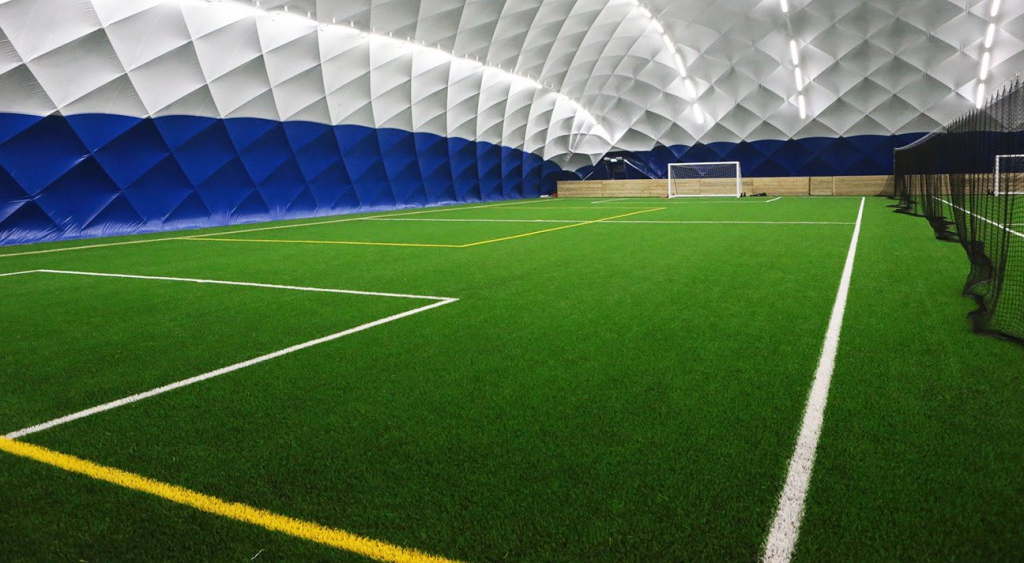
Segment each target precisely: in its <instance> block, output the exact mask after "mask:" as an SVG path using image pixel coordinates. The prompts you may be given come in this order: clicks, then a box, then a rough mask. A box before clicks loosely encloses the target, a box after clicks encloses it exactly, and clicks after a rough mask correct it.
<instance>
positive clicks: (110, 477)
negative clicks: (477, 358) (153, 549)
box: [0, 437, 457, 563]
mask: <svg viewBox="0 0 1024 563" xmlns="http://www.w3.org/2000/svg"><path fill="white" fill-rule="evenodd" d="M0 451H4V452H6V453H8V454H10V455H13V456H16V457H20V458H23V459H29V460H32V461H36V462H39V463H42V464H44V465H49V466H51V467H54V468H57V469H61V470H64V471H67V472H70V473H77V474H80V475H84V476H86V477H90V478H92V479H95V480H97V481H104V482H106V483H110V484H112V485H116V486H119V487H122V488H125V489H130V490H133V491H137V492H141V493H146V494H149V495H152V496H155V497H159V498H162V499H164V500H167V501H170V502H173V503H175V504H179V505H183V506H188V507H190V508H194V509H196V510H199V511H202V512H206V513H209V514H214V515H217V516H222V517H225V518H228V519H231V520H236V521H239V522H244V523H247V524H252V525H255V526H259V527H261V528H264V529H266V530H270V531H273V532H279V533H283V534H287V535H289V536H292V537H296V538H300V539H304V540H307V541H311V542H315V543H318V544H321V545H325V546H328V547H333V548H335V549H340V550H344V551H348V552H351V553H356V554H359V555H362V556H364V557H368V558H370V559H374V560H376V561H383V562H389V563H457V562H456V561H455V560H452V559H447V558H444V557H440V556H437V555H430V554H428V553H424V552H422V551H419V550H417V549H412V548H408V547H402V546H398V545H394V544H390V543H387V542H384V541H381V540H375V539H372V538H367V537H364V536H360V535H357V534H354V533H352V532H348V531H345V530H342V529H339V528H330V527H327V526H324V525H322V524H317V523H315V522H310V521H307V520H300V519H298V518H292V517H290V516H284V515H281V514H277V513H274V512H271V511H269V510H264V509H261V508H256V507H253V506H249V505H247V504H242V503H238V502H230V501H226V500H223V499H220V498H218V497H215V496H212V495H207V494H205V493H200V492H198V491H193V490H191V489H187V488H185V487H181V486H178V485H172V484H170V483H164V482H162V481H157V480H156V479H152V478H150V477H145V476H143V475H139V474H136V473H131V472H129V471H125V470H123V469H117V468H115V467H110V466H106V465H101V464H99V463H96V462H92V461H89V460H86V459H82V458H79V457H76V456H73V455H70V454H65V453H61V452H58V451H55V450H50V449H47V448H44V447H42V446H37V445H35V444H30V443H28V442H21V441H17V440H12V439H9V438H2V437H0Z"/></svg>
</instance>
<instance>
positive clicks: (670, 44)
mask: <svg viewBox="0 0 1024 563" xmlns="http://www.w3.org/2000/svg"><path fill="white" fill-rule="evenodd" d="M629 3H630V5H632V6H633V9H634V10H636V11H638V12H640V15H641V16H643V17H644V18H645V19H646V20H647V25H648V26H649V27H652V28H654V31H656V32H658V35H661V41H662V42H663V43H664V44H665V49H666V50H668V52H669V54H670V55H671V56H672V60H673V61H675V64H676V71H677V72H678V73H679V77H680V78H682V79H683V86H684V88H686V95H687V96H689V97H690V99H691V101H693V107H692V108H691V109H692V110H693V116H694V119H696V120H697V123H698V124H700V125H703V124H704V113H703V111H702V110H701V109H700V105H698V104H697V87H696V85H695V84H694V83H693V80H692V79H690V78H689V75H688V74H687V73H686V64H684V63H683V57H682V55H680V54H679V50H678V49H676V43H675V41H673V40H672V38H671V37H669V35H668V33H667V32H666V31H665V26H664V25H663V24H662V23H661V22H660V21H658V18H656V17H654V13H653V12H651V10H650V9H649V8H647V6H644V5H643V4H641V3H640V0H629Z"/></svg>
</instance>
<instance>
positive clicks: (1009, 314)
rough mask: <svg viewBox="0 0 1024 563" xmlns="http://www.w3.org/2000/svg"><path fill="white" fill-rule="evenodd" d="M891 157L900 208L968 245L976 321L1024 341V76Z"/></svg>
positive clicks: (986, 329) (978, 327)
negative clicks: (921, 217) (975, 302)
mask: <svg viewBox="0 0 1024 563" xmlns="http://www.w3.org/2000/svg"><path fill="white" fill-rule="evenodd" d="M894 161H895V176H894V192H895V194H896V195H895V197H896V198H897V199H898V200H899V203H898V207H899V211H901V212H904V213H912V214H915V215H921V216H924V217H925V218H927V219H928V222H929V223H930V224H931V226H932V228H933V229H934V230H935V235H936V236H937V237H938V238H940V239H946V240H956V241H959V242H960V244H961V245H963V247H964V250H966V251H967V256H968V258H969V259H970V264H971V270H970V275H969V276H968V278H967V283H966V286H965V288H964V292H965V293H966V294H968V295H970V296H972V297H974V298H975V300H977V302H978V306H979V307H978V310H977V311H975V312H973V313H972V314H971V319H972V320H973V322H974V327H975V329H976V330H978V331H980V332H991V333H998V334H1002V335H1005V336H1008V337H1011V338H1014V339H1016V340H1020V341H1022V342H1024V82H1021V80H1020V79H1019V78H1018V79H1017V80H1015V81H1013V82H1012V83H1010V84H1009V85H1007V86H1005V87H1004V88H1003V89H1002V90H1000V91H999V92H998V93H997V94H995V95H993V96H992V97H991V98H990V99H989V101H988V103H986V104H985V105H984V106H983V107H981V108H980V109H977V110H974V111H972V112H970V113H968V114H967V115H964V116H963V117H961V118H959V119H957V120H955V121H953V122H952V123H949V124H948V125H946V126H945V127H943V128H941V129H940V130H938V131H936V132H934V133H932V134H930V135H928V136H926V137H924V138H922V139H920V140H919V141H917V142H915V143H913V144H911V145H908V146H906V147H902V148H900V149H897V150H896V152H895V155H894Z"/></svg>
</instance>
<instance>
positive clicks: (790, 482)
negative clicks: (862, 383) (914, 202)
mask: <svg viewBox="0 0 1024 563" xmlns="http://www.w3.org/2000/svg"><path fill="white" fill-rule="evenodd" d="M864 202H865V199H864V198H861V200H860V210H859V211H858V212H857V223H856V226H855V227H854V228H853V237H852V238H851V240H850V250H849V251H848V252H847V254H846V264H845V265H844V266H843V274H842V277H841V278H840V280H839V290H838V291H837V292H836V301H835V304H834V305H833V306H832V315H831V317H830V318H829V321H828V330H827V331H826V332H825V342H824V344H823V345H822V348H821V358H820V359H819V360H818V369H817V371H815V373H814V382H813V383H812V384H811V392H810V394H809V395H808V397H807V406H806V407H805V410H804V417H803V423H802V424H801V426H800V434H799V436H798V437H797V441H796V449H795V450H794V452H793V457H792V458H791V459H790V461H789V470H788V472H787V474H786V483H785V485H784V486H783V488H782V493H781V494H780V495H779V506H778V510H777V511H776V512H775V519H774V520H773V521H772V526H771V530H770V531H769V533H768V538H767V539H766V540H765V543H764V553H763V556H762V557H761V561H763V562H765V563H788V562H789V560H790V559H791V558H792V557H793V552H794V550H795V548H796V541H797V537H798V536H799V534H800V522H801V520H803V516H804V502H805V501H806V500H807V489H808V487H809V486H810V483H811V472H812V470H813V469H814V458H815V454H816V453H817V449H818V439H819V438H820V437H821V427H822V423H823V421H824V419H825V404H826V403H827V402H828V390H829V386H830V385H831V383H832V373H833V371H835V366H836V355H837V353H838V352H839V335H840V333H841V332H842V328H843V315H844V314H845V312H846V299H847V296H848V295H849V293H850V279H851V278H852V277H853V262H854V258H855V257H856V255H857V241H858V240H859V239H860V227H861V220H862V219H863V217H864Z"/></svg>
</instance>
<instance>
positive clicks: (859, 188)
mask: <svg viewBox="0 0 1024 563" xmlns="http://www.w3.org/2000/svg"><path fill="white" fill-rule="evenodd" d="M890 179H891V176H835V177H833V176H815V177H808V176H795V177H784V178H744V179H743V192H744V193H746V194H748V195H749V194H756V193H766V194H768V195H770V196H797V195H799V196H806V195H816V196H831V195H836V196H876V195H889V193H890V191H891V189H892V182H891V181H890ZM735 186H736V184H735V181H734V180H729V179H717V178H716V179H704V180H678V181H677V193H679V194H680V195H718V194H723V193H729V194H732V193H734V192H735V189H736V188H735ZM667 191H668V180H664V179H657V178H656V179H653V180H582V181H568V182H559V183H558V195H559V196H560V197H592V198H598V197H622V198H626V197H662V196H664V195H665V194H666V192H667Z"/></svg>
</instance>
